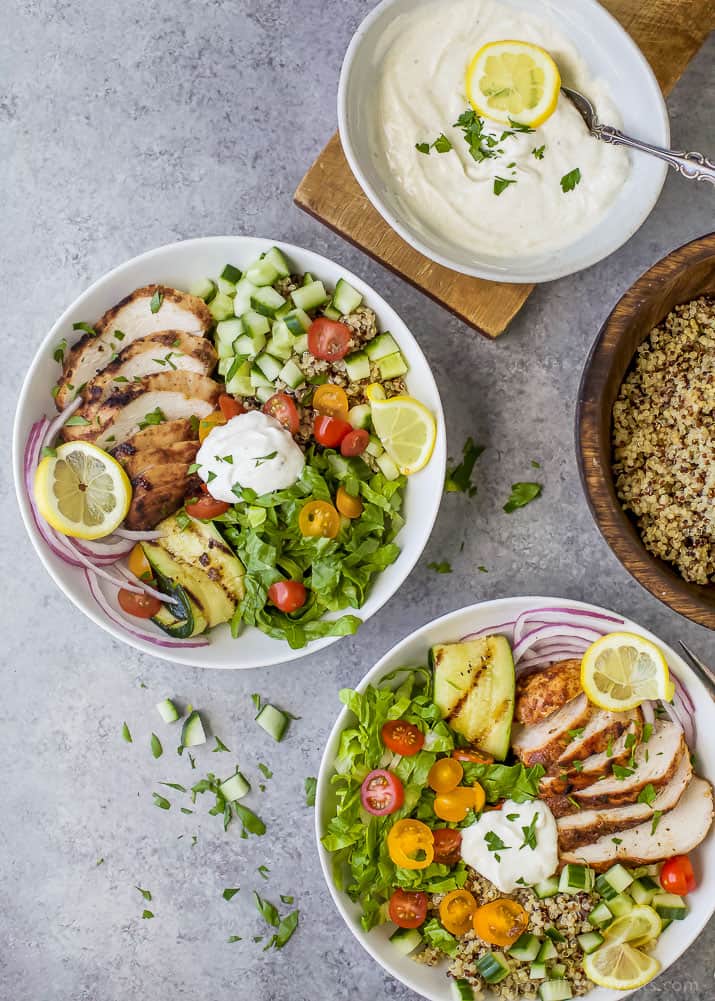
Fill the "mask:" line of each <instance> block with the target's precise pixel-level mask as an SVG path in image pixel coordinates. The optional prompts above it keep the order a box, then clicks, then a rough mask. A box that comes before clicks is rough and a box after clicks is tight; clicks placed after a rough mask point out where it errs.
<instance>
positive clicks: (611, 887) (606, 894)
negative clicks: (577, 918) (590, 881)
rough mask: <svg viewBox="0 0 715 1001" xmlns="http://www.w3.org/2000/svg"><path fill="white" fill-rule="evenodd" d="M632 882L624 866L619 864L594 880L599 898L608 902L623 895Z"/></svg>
mask: <svg viewBox="0 0 715 1001" xmlns="http://www.w3.org/2000/svg"><path fill="white" fill-rule="evenodd" d="M632 882H633V877H632V876H631V874H630V873H629V871H628V870H627V869H626V867H625V866H622V865H620V864H616V865H612V866H611V868H610V869H609V870H608V871H607V872H604V873H603V874H602V875H600V876H599V877H598V879H597V880H596V890H597V891H598V892H599V893H600V894H601V896H602V897H603V898H604V899H605V900H608V899H610V898H611V897H615V896H616V895H617V894H619V893H623V891H624V890H627V889H628V887H629V886H630V885H631V883H632Z"/></svg>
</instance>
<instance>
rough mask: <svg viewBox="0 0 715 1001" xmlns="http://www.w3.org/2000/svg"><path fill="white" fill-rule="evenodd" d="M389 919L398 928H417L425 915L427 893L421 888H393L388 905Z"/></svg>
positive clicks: (422, 922)
mask: <svg viewBox="0 0 715 1001" xmlns="http://www.w3.org/2000/svg"><path fill="white" fill-rule="evenodd" d="M388 910H389V913H390V921H394V923H395V924H396V925H397V927H398V928H419V926H420V925H421V924H424V920H425V918H426V917H427V894H426V893H422V891H421V890H418V891H417V892H412V891H410V890H400V889H398V890H395V892H394V893H393V894H392V896H391V897H390V903H389V907H388Z"/></svg>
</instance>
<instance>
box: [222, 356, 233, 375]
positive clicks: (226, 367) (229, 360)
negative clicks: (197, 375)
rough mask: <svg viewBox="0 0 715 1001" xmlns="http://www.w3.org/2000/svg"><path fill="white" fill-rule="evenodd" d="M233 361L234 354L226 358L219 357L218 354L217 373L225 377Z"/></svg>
mask: <svg viewBox="0 0 715 1001" xmlns="http://www.w3.org/2000/svg"><path fill="white" fill-rule="evenodd" d="M233 361H234V356H233V355H229V356H228V357H226V358H221V357H220V355H219V360H218V374H219V375H222V376H224V377H225V376H226V373H227V372H228V371H229V369H230V368H231V366H232V365H233Z"/></svg>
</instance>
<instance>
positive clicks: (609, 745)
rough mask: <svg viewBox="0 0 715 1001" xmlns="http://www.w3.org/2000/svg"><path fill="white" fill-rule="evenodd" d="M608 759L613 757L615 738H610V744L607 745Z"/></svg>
mask: <svg viewBox="0 0 715 1001" xmlns="http://www.w3.org/2000/svg"><path fill="white" fill-rule="evenodd" d="M606 757H607V758H612V757H613V737H609V738H608V743H607V744H606Z"/></svg>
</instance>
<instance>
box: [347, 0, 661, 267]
mask: <svg viewBox="0 0 715 1001" xmlns="http://www.w3.org/2000/svg"><path fill="white" fill-rule="evenodd" d="M395 2H396V0H381V2H380V3H379V4H378V5H377V7H375V8H374V10H372V11H371V12H370V13H369V14H368V15H367V17H366V18H364V20H363V21H361V23H360V25H359V27H358V29H357V31H356V32H355V34H354V35H353V37H352V38H351V39H350V44H349V45H348V47H347V50H346V52H345V56H344V58H343V63H342V66H341V69H340V79H339V81H338V133H339V135H340V144H341V146H342V147H343V152H344V153H345V158H346V159H347V161H348V164H349V166H350V170H351V171H352V173H353V176H354V178H355V180H356V181H357V182H358V184H359V185H360V187H361V188H362V190H363V192H364V193H365V194H366V195H367V197H368V199H369V201H370V203H371V204H372V206H373V208H375V209H377V211H378V212H379V213H380V215H381V216H382V218H383V219H384V220H385V222H386V223H387V224H388V226H390V227H391V228H392V229H393V230H394V231H395V232H396V233H397V234H398V236H401V237H402V239H403V240H404V241H405V243H408V244H409V245H410V246H411V247H412V248H413V249H414V250H417V251H419V253H420V254H422V255H423V256H424V257H426V258H428V260H430V261H434V262H435V263H436V264H441V265H442V267H445V268H447V269H448V270H450V271H456V272H457V273H459V274H463V275H470V276H471V277H472V278H482V279H484V280H486V281H494V282H499V281H501V282H506V283H507V284H515V285H518V284H539V285H542V284H544V283H545V282H547V281H556V280H557V279H558V278H565V277H566V276H567V275H572V274H576V273H577V272H578V271H584V270H585V269H586V268H590V267H593V265H594V264H598V263H599V262H600V261H603V260H605V259H606V258H607V257H610V256H611V254H614V253H615V252H616V251H617V250H620V248H621V247H622V246H623V245H624V244H625V243H627V242H628V241H629V240H630V238H631V237H632V236H634V235H635V233H637V232H638V230H639V229H640V228H641V226H642V225H643V223H644V222H645V221H646V219H647V218H648V216H649V215H650V214H651V212H652V211H653V209H654V207H655V205H656V203H657V201H658V199H659V198H660V194H661V191H662V190H663V185H664V184H665V179H666V176H667V173H668V166H667V164H666V163H663V164H662V169H661V179H660V183H659V184H658V185H657V187H656V189H655V191H654V192H653V197H652V199H651V200H650V203H649V205H648V209H647V211H646V212H645V213H644V215H643V218H642V219H641V220H640V222H638V223H636V224H634V225H632V226H630V227H629V229H628V230H627V231H626V232H625V233H624V234H622V235H620V236H619V237H618V238H617V239H615V240H613V241H612V244H611V245H609V249H608V250H607V251H606V253H604V254H602V255H601V256H600V257H598V258H597V259H596V260H593V261H590V262H589V263H588V264H584V265H583V266H582V267H577V268H574V267H569V265H568V264H565V265H564V266H563V267H562V268H556V269H555V270H554V271H553V273H551V274H550V275H549V277H548V278H542V279H540V280H539V281H538V282H534V279H533V277H532V276H531V275H529V274H528V273H527V272H522V271H518V270H510V269H508V268H507V267H505V269H504V273H503V274H502V273H501V272H500V271H499V270H498V269H497V268H494V269H493V270H492V269H489V270H487V269H485V268H480V267H475V266H472V267H469V266H468V265H461V264H456V263H455V262H454V261H452V260H450V258H448V257H445V256H444V254H441V253H440V252H439V251H436V250H434V249H433V248H432V247H430V246H429V245H428V244H426V243H424V242H423V241H422V240H421V239H420V238H419V237H418V236H417V235H416V234H415V233H414V232H413V231H412V230H411V229H409V228H408V227H407V226H405V225H403V224H402V222H400V220H399V218H398V217H397V216H395V215H393V214H392V212H390V210H389V209H388V208H387V206H386V205H385V203H384V202H383V200H382V198H381V197H380V195H379V194H378V192H377V191H376V190H375V188H374V187H373V186H372V185H371V184H370V182H369V181H368V180H367V178H366V177H365V175H364V173H363V172H362V169H361V167H360V164H359V162H358V158H357V155H356V153H355V150H354V147H353V144H352V142H351V141H350V130H349V129H348V124H347V117H348V115H347V102H348V91H349V89H350V75H351V72H352V65H353V61H354V59H355V54H356V52H357V50H358V49H359V47H360V45H361V44H362V40H363V36H364V35H365V34H366V33H367V32H368V31H369V30H370V28H371V27H372V25H373V23H374V22H375V21H377V20H378V18H379V17H380V16H381V14H382V12H383V11H384V10H385V9H386V8H387V7H391V6H393V4H394V3H395ZM581 2H582V3H584V4H587V5H588V6H589V7H591V9H592V10H593V11H594V12H595V13H596V16H601V17H604V18H606V19H607V20H609V21H611V22H612V24H613V25H614V26H615V27H616V28H617V29H618V30H619V31H620V32H621V33H622V35H623V36H624V42H625V43H626V45H628V46H629V47H630V49H631V53H632V55H633V58H634V59H635V61H636V62H637V63H639V64H640V68H641V70H642V72H643V74H644V76H645V77H646V78H647V80H648V83H649V84H650V86H651V87H652V88H653V90H654V91H655V95H656V99H657V100H656V103H657V105H658V111H659V113H660V122H659V123H660V125H661V126H662V128H663V133H664V139H665V142H664V145H666V146H668V145H669V144H670V119H669V118H668V109H667V107H666V104H665V98H664V97H663V92H662V90H661V89H660V84H659V83H658V81H657V79H656V76H655V73H654V72H653V70H652V68H651V65H650V63H649V62H648V60H647V59H646V57H645V56H644V55H643V53H642V52H641V50H640V49H639V48H638V46H637V45H636V43H635V42H634V41H633V39H632V38H631V36H630V35H629V34H628V32H627V31H626V30H625V28H624V27H623V26H622V25H621V23H620V22H619V21H618V19H617V18H615V17H614V16H613V14H611V13H610V11H608V10H606V8H605V7H602V6H601V4H600V3H598V2H597V0H581ZM564 249H567V248H564Z"/></svg>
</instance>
